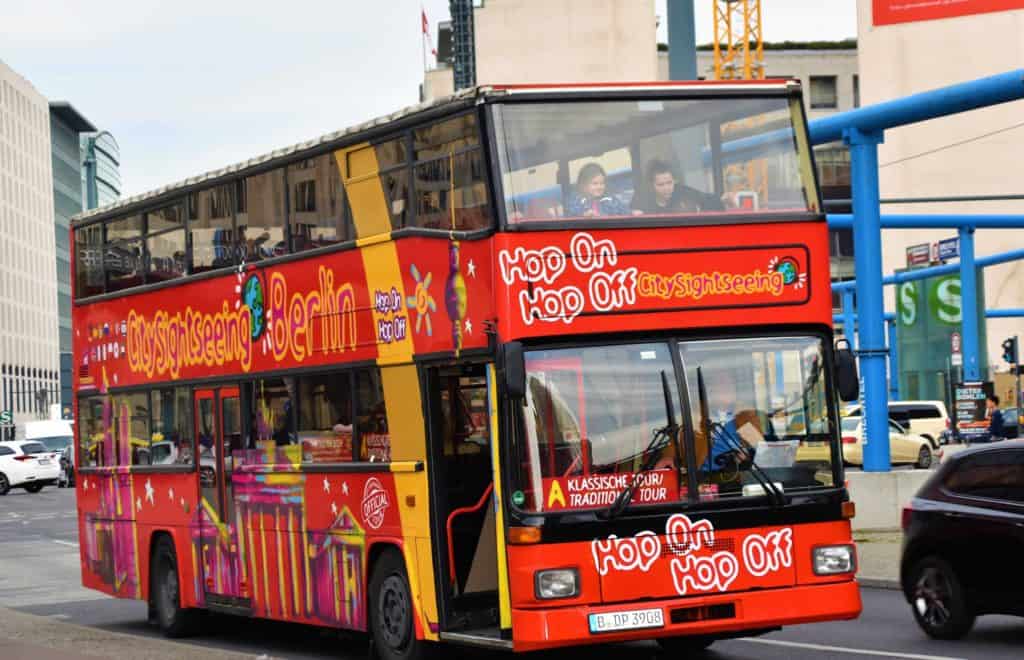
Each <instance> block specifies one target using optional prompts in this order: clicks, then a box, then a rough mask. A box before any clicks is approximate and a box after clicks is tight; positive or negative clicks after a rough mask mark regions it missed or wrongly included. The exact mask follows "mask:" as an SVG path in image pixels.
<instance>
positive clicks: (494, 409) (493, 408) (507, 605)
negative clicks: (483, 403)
mask: <svg viewBox="0 0 1024 660" xmlns="http://www.w3.org/2000/svg"><path fill="white" fill-rule="evenodd" d="M487 399H488V413H489V415H490V418H491V419H490V422H491V424H490V426H491V466H492V467H491V469H492V470H494V529H495V533H496V534H497V537H498V539H497V540H498V612H499V622H500V625H501V628H502V629H507V628H511V627H512V600H511V598H510V596H509V586H508V556H507V548H506V547H505V512H504V510H503V509H502V503H501V492H502V491H501V451H500V447H499V445H498V441H499V435H498V381H497V379H496V378H495V371H494V364H493V363H491V364H488V365H487Z"/></svg>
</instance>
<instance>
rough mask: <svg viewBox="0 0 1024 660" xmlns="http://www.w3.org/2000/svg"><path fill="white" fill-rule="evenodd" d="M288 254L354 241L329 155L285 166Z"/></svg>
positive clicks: (333, 159)
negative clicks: (288, 192)
mask: <svg viewBox="0 0 1024 660" xmlns="http://www.w3.org/2000/svg"><path fill="white" fill-rule="evenodd" d="M288 183H289V185H290V186H291V198H292V201H291V205H292V213H291V215H289V216H288V225H289V228H290V231H291V234H292V250H293V251H295V252H299V251H302V250H312V249H314V248H318V247H324V246H325V245H333V244H335V243H340V242H342V241H350V240H352V239H353V238H355V231H354V229H353V227H352V221H351V217H350V215H349V212H348V208H347V206H346V204H345V186H344V185H343V184H342V181H341V172H340V171H339V169H338V160H337V158H336V157H335V155H334V154H333V153H327V154H323V155H322V156H317V157H316V158H309V159H307V160H303V161H300V162H298V163H294V164H292V165H289V166H288Z"/></svg>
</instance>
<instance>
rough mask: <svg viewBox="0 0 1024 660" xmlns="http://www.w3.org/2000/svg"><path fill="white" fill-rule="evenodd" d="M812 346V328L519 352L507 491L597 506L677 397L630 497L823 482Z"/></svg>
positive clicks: (821, 397)
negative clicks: (521, 388) (670, 429)
mask: <svg viewBox="0 0 1024 660" xmlns="http://www.w3.org/2000/svg"><path fill="white" fill-rule="evenodd" d="M673 350H675V351H677V352H678V354H679V358H680V359H679V361H678V362H677V363H680V364H682V367H683V373H682V374H677V371H676V368H675V367H674V362H673V356H672V351H673ZM824 355H825V354H824V348H823V344H822V341H821V340H820V339H819V338H816V337H774V338H754V339H730V340H712V341H683V342H678V343H675V344H674V343H672V342H657V343H641V344H620V345H606V346H593V347H585V348H566V349H555V350H537V351H530V352H528V353H527V354H526V373H527V380H526V382H527V388H526V392H527V394H526V405H525V407H524V413H523V415H524V417H523V428H524V431H525V433H524V434H523V441H522V442H520V443H519V445H518V449H517V451H518V452H519V454H518V456H517V463H516V464H517V466H518V469H517V471H516V482H515V485H514V492H513V495H512V501H513V502H514V503H517V505H518V506H520V508H522V509H524V510H528V511H534V512H543V511H555V510H560V509H587V508H604V507H607V506H609V505H610V504H611V503H612V502H613V501H614V499H615V497H616V496H617V495H618V493H619V492H621V490H622V489H623V488H625V487H627V486H628V485H629V484H630V482H631V480H632V479H633V478H634V475H635V474H636V472H637V471H638V470H640V469H641V466H642V465H643V464H644V462H645V459H653V457H651V456H645V454H644V452H645V449H647V447H648V445H649V444H650V443H651V440H652V437H653V436H654V434H655V433H656V432H658V431H659V430H660V429H664V428H665V427H666V426H667V425H668V424H669V421H670V420H669V414H670V413H671V414H672V416H673V417H674V418H675V420H676V421H677V422H679V421H680V420H682V415H681V410H682V406H683V405H684V401H688V402H689V407H690V409H689V420H690V423H689V424H682V426H681V427H680V428H681V430H679V432H678V433H676V434H675V437H674V438H673V441H672V442H662V443H657V445H656V446H657V447H658V448H657V449H656V451H657V452H659V453H660V455H659V456H658V457H657V458H656V459H653V460H648V461H647V462H648V463H650V464H651V465H652V466H653V468H652V469H650V470H649V471H648V472H646V473H644V474H643V475H642V476H640V477H638V478H637V479H638V481H637V483H638V484H639V487H638V488H637V489H636V492H635V495H634V497H633V499H632V503H633V504H634V505H641V504H665V503H671V502H680V503H686V502H688V501H689V500H691V499H696V498H699V499H700V500H702V501H708V500H719V499H729V498H744V497H756V496H764V495H765V494H766V489H765V486H764V485H763V484H762V481H763V480H766V478H767V479H770V480H771V482H772V484H774V485H775V486H776V487H777V488H778V490H779V491H781V492H783V493H792V492H794V491H798V492H799V491H806V490H809V489H815V488H824V487H831V486H833V485H834V483H835V477H834V471H833V466H834V465H835V454H834V446H835V444H834V442H833V438H832V436H833V435H834V432H833V424H832V421H831V416H830V413H829V406H828V396H827V391H826V382H825V376H824V373H825V370H824ZM662 373H665V374H666V376H667V378H666V379H664V380H663V379H662ZM677 377H682V382H684V383H685V387H686V394H687V396H686V398H685V399H682V398H681V397H680V396H679V394H680V393H679V392H678V391H677V389H678V388H677V386H676V383H677V382H678V381H677ZM665 382H667V383H668V389H669V399H670V401H669V405H666V400H665V385H664V383H665ZM689 454H692V456H690V455H689ZM690 468H692V469H694V470H695V474H694V477H695V479H694V480H693V481H695V482H696V483H697V485H698V493H697V495H696V496H695V498H690V497H689V495H688V490H689V484H690V483H691V480H690V478H689V477H690V475H689V470H690ZM759 477H761V478H759Z"/></svg>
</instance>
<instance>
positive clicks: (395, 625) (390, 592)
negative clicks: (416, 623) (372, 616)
mask: <svg viewBox="0 0 1024 660" xmlns="http://www.w3.org/2000/svg"><path fill="white" fill-rule="evenodd" d="M377 614H378V616H379V617H380V622H381V627H380V628H381V633H382V635H383V637H384V641H385V642H386V643H387V644H388V646H390V647H391V648H393V649H401V648H403V647H404V646H405V645H406V644H407V643H408V641H409V633H410V631H409V628H410V626H409V622H410V607H409V597H408V594H407V593H406V590H405V584H404V583H403V582H402V579H401V578H400V577H398V576H396V575H392V576H390V577H388V578H387V579H385V580H384V583H383V584H382V585H381V597H380V607H379V611H378V612H377Z"/></svg>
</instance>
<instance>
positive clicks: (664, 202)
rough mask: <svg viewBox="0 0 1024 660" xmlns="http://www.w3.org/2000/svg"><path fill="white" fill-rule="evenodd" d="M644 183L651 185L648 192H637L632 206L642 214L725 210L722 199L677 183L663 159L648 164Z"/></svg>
mask: <svg viewBox="0 0 1024 660" xmlns="http://www.w3.org/2000/svg"><path fill="white" fill-rule="evenodd" d="M647 183H648V185H649V186H650V189H649V190H648V191H647V194H645V195H637V199H636V201H634V203H633V207H634V208H635V209H637V210H640V211H643V212H644V213H648V214H661V213H679V212H683V213H699V212H701V211H724V210H725V205H724V204H722V200H720V199H718V198H717V197H715V196H714V195H709V194H707V193H703V192H701V191H699V190H697V189H696V188H691V187H689V186H685V185H683V184H681V183H679V182H677V181H676V175H675V173H674V172H673V171H672V168H671V167H670V166H669V165H668V163H666V162H664V161H660V160H653V161H651V163H650V164H649V165H648V166H647Z"/></svg>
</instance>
